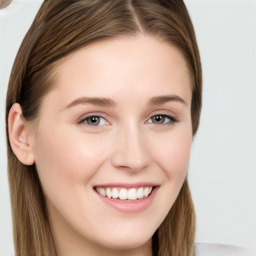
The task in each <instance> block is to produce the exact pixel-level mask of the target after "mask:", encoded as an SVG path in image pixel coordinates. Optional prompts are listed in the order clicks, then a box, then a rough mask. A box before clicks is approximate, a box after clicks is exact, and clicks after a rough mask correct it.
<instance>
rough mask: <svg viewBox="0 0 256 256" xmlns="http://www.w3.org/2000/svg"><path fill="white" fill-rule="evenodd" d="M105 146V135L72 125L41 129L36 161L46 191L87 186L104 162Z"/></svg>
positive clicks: (37, 143) (36, 149) (53, 191)
mask: <svg viewBox="0 0 256 256" xmlns="http://www.w3.org/2000/svg"><path fill="white" fill-rule="evenodd" d="M49 134H51V136H49ZM95 138H97V139H96V141H95ZM103 150H104V149H103V147H102V138H98V137H94V138H92V137H89V136H85V135H84V134H82V133H75V132H74V131H73V130H72V129H69V128H68V127H65V129H64V128H55V130H51V131H48V130H46V129H45V130H41V131H40V132H39V133H38V136H37V142H36V148H35V162H36V167H37V171H38V175H39V178H40V181H41V183H42V186H43V188H44V190H45V192H47V193H48V191H49V193H55V191H58V190H59V191H61V190H62V191H63V189H67V190H68V189H69V188H70V189H75V186H74V185H76V186H79V185H81V186H84V185H85V183H88V181H89V180H90V178H91V177H92V176H93V175H94V174H95V172H96V171H97V170H98V169H99V168H100V166H101V165H102V164H103V162H104V161H103V154H102V151H103Z"/></svg>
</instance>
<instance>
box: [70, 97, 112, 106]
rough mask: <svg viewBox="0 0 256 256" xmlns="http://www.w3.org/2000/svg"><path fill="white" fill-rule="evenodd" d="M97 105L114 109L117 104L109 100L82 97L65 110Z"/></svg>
mask: <svg viewBox="0 0 256 256" xmlns="http://www.w3.org/2000/svg"><path fill="white" fill-rule="evenodd" d="M86 104H91V105H97V106H102V107H114V106H115V102H114V101H113V100H111V99H108V98H100V97H80V98H78V99H75V100H74V101H72V102H71V103H70V104H68V105H67V106H66V107H65V109H67V108H71V107H73V106H76V105H86Z"/></svg>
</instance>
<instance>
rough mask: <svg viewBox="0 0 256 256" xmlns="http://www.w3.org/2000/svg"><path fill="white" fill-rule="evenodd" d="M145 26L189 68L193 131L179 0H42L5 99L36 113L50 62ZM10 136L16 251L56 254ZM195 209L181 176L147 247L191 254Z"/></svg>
mask: <svg viewBox="0 0 256 256" xmlns="http://www.w3.org/2000/svg"><path fill="white" fill-rule="evenodd" d="M139 33H146V34H150V35H153V36H156V37H159V38H161V39H162V40H164V41H166V42H169V43H170V44H172V45H174V46H176V47H177V49H178V50H179V51H180V52H181V53H182V54H183V56H184V58H185V60H186V63H187V66H188V68H189V73H190V80H191V90H192V103H191V118H192V126H193V127H192V128H193V135H195V134H196V132H197V129H198V125H199V118H200V111H201V91H202V74H201V63H200V56H199V51H198V46H197V42H196V37H195V33H194V29H193V25H192V22H191V20H190V17H189V14H188V11H187V9H186V7H185V4H184V2H183V1H182V0H143V1H142V0H45V1H44V2H43V4H42V6H41V8H40V10H39V12H38V13H37V15H36V17H35V19H34V22H33V24H32V25H31V27H30V29H29V31H28V32H27V34H26V36H25V38H24V40H23V42H22V44H21V46H20V49H19V52H18V54H17V57H16V59H15V62H14V65H13V69H12V72H11V77H10V82H9V87H8V92H7V100H6V132H7V138H8V113H9V110H10V108H11V106H12V105H13V104H14V103H16V102H17V103H19V104H20V105H21V107H22V112H23V117H24V118H25V120H35V119H37V117H38V113H39V108H40V102H41V101H42V98H43V97H44V96H45V95H46V94H47V92H49V90H50V89H51V87H52V83H51V75H52V72H53V70H54V66H55V65H56V64H57V63H58V61H59V60H61V59H62V58H63V57H65V56H67V55H69V54H70V53H72V52H75V51H77V50H79V49H81V48H82V47H85V46H87V45H89V44H91V43H93V42H97V41H100V40H104V39H107V38H114V37H118V36H121V35H134V34H139ZM7 141H8V145H7V147H8V175H9V186H10V195H11V205H12V214H13V234H14V245H15V252H16V255H21V256H27V255H36V256H40V255H44V256H47V255H48V256H50V255H51V256H54V255H56V252H55V251H54V245H53V240H52V236H51V229H50V225H49V220H48V215H47V209H46V204H45V200H44V195H43V192H42V189H41V185H40V181H39V178H38V175H37V171H36V168H35V165H32V166H26V165H23V164H22V163H21V162H19V160H18V159H17V158H16V156H15V155H14V153H13V151H12V149H11V146H10V142H9V140H8V139H7ZM194 236H195V212H194V208H193V202H192V199H191V195H190V190H189V186H188V182H187V179H186V180H185V182H184V184H183V186H182V188H181V191H180V193H179V196H178V198H177V200H176V202H175V203H174V205H173V207H172V209H171V210H170V212H169V214H168V216H167V217H166V218H165V220H164V221H163V223H162V224H161V226H160V227H159V229H158V230H157V231H156V233H155V234H154V236H153V243H152V244H153V254H154V255H158V256H160V255H161V256H167V255H172V256H194V255H195V249H194Z"/></svg>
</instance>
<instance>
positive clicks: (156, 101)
mask: <svg viewBox="0 0 256 256" xmlns="http://www.w3.org/2000/svg"><path fill="white" fill-rule="evenodd" d="M170 101H171V102H179V103H182V104H185V105H187V103H186V101H185V100H184V99H182V98H181V97H179V96H178V95H163V96H155V97H153V98H151V99H150V101H149V104H150V105H162V104H165V103H167V102H170Z"/></svg>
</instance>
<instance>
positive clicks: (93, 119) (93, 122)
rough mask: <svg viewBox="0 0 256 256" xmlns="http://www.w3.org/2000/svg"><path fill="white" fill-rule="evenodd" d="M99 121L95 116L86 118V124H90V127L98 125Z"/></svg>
mask: <svg viewBox="0 0 256 256" xmlns="http://www.w3.org/2000/svg"><path fill="white" fill-rule="evenodd" d="M99 121H100V119H99V117H97V116H91V117H89V118H88V124H91V125H97V124H99Z"/></svg>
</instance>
